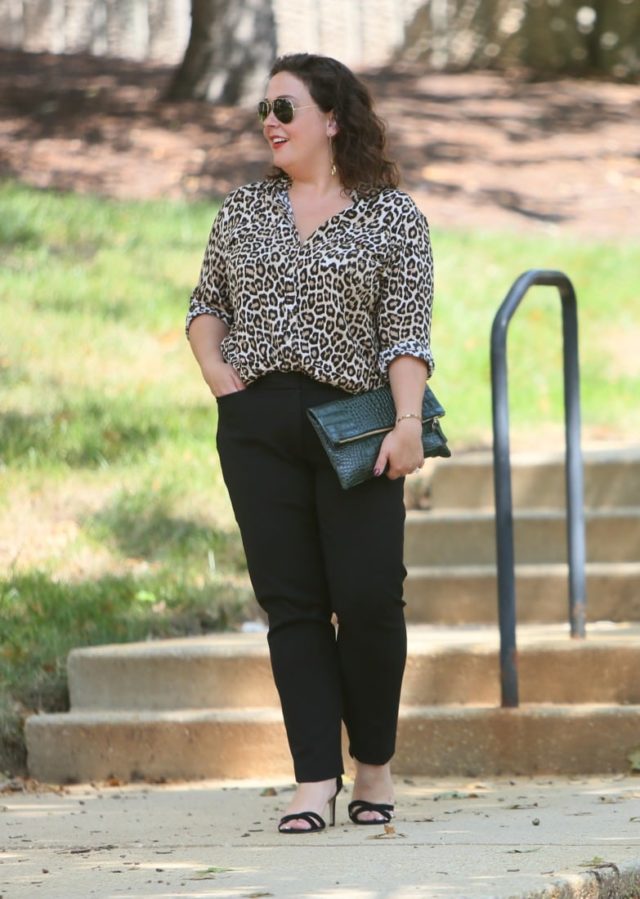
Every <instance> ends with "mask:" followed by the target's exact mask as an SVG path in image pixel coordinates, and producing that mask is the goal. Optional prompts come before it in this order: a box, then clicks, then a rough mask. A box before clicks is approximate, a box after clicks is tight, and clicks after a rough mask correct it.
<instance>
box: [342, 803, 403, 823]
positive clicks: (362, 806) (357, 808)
mask: <svg viewBox="0 0 640 899" xmlns="http://www.w3.org/2000/svg"><path fill="white" fill-rule="evenodd" d="M394 809H395V806H393V805H391V804H390V803H388V802H367V800H366V799H354V800H353V802H350V803H349V805H348V806H347V810H348V812H349V817H350V818H351V820H352V821H353V823H354V824H388V823H389V822H390V821H391V819H392V818H393V812H394ZM363 812H377V813H378V814H379V815H382V818H377V819H374V820H372V821H370V820H368V819H364V820H363V819H362V818H360V815H361V814H362V813H363Z"/></svg>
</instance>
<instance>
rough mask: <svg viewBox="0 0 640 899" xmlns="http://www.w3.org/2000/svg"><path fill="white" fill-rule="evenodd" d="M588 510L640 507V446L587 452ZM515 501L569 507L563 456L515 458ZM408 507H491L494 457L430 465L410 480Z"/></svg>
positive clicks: (467, 457)
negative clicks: (566, 500) (589, 508)
mask: <svg viewBox="0 0 640 899" xmlns="http://www.w3.org/2000/svg"><path fill="white" fill-rule="evenodd" d="M583 463H584V468H583V471H584V497H585V506H587V507H591V508H601V509H605V508H615V507H618V506H623V507H624V506H640V447H625V448H623V449H615V450H605V451H585V452H584V453H583ZM511 489H512V494H513V502H514V505H515V506H516V507H521V508H556V509H558V508H564V507H565V475H564V454H563V453H562V452H560V453H536V454H514V455H513V457H512V463H511ZM407 502H408V504H409V506H410V507H412V508H420V507H424V506H432V507H433V508H437V509H454V508H456V509H471V508H487V507H492V506H493V503H494V496H493V458H492V454H491V453H490V452H474V453H463V454H457V455H454V456H453V457H452V458H451V459H447V460H446V461H442V460H437V461H436V460H434V461H431V460H428V461H427V464H426V465H425V467H424V469H423V473H422V474H421V475H415V476H413V477H411V478H408V479H407Z"/></svg>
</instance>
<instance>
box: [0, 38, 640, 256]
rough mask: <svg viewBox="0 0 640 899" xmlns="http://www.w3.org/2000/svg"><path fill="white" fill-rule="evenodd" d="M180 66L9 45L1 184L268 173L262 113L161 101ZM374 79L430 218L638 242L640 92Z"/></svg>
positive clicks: (192, 194) (229, 183)
mask: <svg viewBox="0 0 640 899" xmlns="http://www.w3.org/2000/svg"><path fill="white" fill-rule="evenodd" d="M171 71H172V70H171V68H169V67H160V66H157V65H155V66H150V65H145V64H139V63H131V62H123V61H121V60H107V59H104V58H94V57H89V56H52V55H48V54H33V53H31V54H27V53H18V52H13V51H0V176H10V177H15V178H18V179H20V180H21V181H23V182H25V183H28V184H32V185H36V186H38V187H54V188H59V189H65V190H76V191H80V192H84V193H86V192H92V193H98V194H103V195H107V196H113V197H121V198H124V197H127V198H152V197H170V198H203V197H207V196H213V195H220V194H224V193H225V192H226V191H228V190H229V189H230V188H232V187H234V186H235V185H237V184H240V183H243V182H246V181H248V180H252V179H255V178H259V177H260V176H261V174H262V173H263V172H264V171H265V168H266V165H267V163H268V152H267V149H266V147H265V145H264V142H263V139H262V136H261V133H260V129H259V127H258V125H257V122H256V118H255V115H254V112H253V110H252V109H250V108H249V109H247V108H230V107H212V106H210V105H208V104H205V103H201V102H194V101H189V102H180V103H175V102H172V103H167V102H164V101H163V100H162V94H163V90H164V88H165V86H166V84H167V82H168V79H169V78H170V76H171ZM362 74H363V75H364V77H365V78H366V80H367V81H368V83H369V84H370V86H371V88H372V90H373V93H374V95H375V97H376V98H377V100H378V104H379V110H380V112H381V114H382V116H383V118H384V119H385V120H386V121H387V123H388V127H389V137H390V143H391V148H392V151H393V153H394V154H395V156H396V157H397V159H398V160H399V162H400V164H401V167H402V170H403V174H404V186H405V188H406V189H407V190H408V191H409V192H410V193H411V194H412V195H413V196H414V197H415V198H416V200H417V201H418V203H419V204H420V206H421V207H422V208H423V209H424V211H425V212H426V213H427V215H428V217H429V219H430V220H431V222H432V224H433V225H435V226H442V227H445V226H447V227H448V226H459V227H465V228H473V229H476V228H491V229H505V230H509V231H511V230H514V229H517V230H529V231H531V230H533V231H536V230H538V231H545V232H551V233H557V232H558V231H562V232H563V233H564V232H572V233H576V234H579V235H583V236H590V237H596V238H612V239H615V238H616V237H621V238H625V239H634V238H636V237H638V236H640V216H639V215H638V214H637V207H638V205H639V201H640V149H639V148H640V86H638V85H633V84H612V83H604V82H595V81H585V80H583V81H577V80H568V79H563V80H560V81H552V82H551V81H548V82H529V81H527V80H525V79H523V78H510V79H505V78H503V77H501V76H498V75H495V74H490V73H476V74H428V73H427V74H425V73H423V72H421V71H419V70H417V69H416V68H402V67H394V68H386V69H379V70H375V71H369V72H363V73H362Z"/></svg>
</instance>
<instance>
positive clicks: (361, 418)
mask: <svg viewBox="0 0 640 899" xmlns="http://www.w3.org/2000/svg"><path fill="white" fill-rule="evenodd" d="M444 414H445V413H444V409H443V408H442V406H441V405H440V403H439V402H438V400H437V399H436V397H435V395H434V393H433V391H432V390H431V389H430V388H429V387H425V391H424V397H423V400H422V447H423V449H424V455H425V458H426V457H427V456H444V457H448V456H450V455H451V451H450V450H449V447H448V446H447V438H446V437H445V436H444V434H443V433H442V429H441V428H440V422H439V419H440V418H442V416H443V415H444ZM307 415H308V416H309V419H310V420H311V424H312V425H313V427H314V428H315V430H316V433H317V435H318V437H319V438H320V441H321V443H322V445H323V447H324V449H325V451H326V453H327V456H328V457H329V461H330V462H331V464H332V465H333V467H334V468H335V470H336V474H337V475H338V480H339V481H340V484H341V486H342V487H344V489H345V490H347V489H348V488H349V487H355V486H356V484H361V483H362V482H363V481H366V480H367V479H368V478H372V477H373V466H374V465H375V462H376V459H377V458H378V453H379V452H380V445H381V443H382V441H383V439H384V437H385V435H386V434H388V433H389V431H392V430H393V428H394V427H395V423H396V407H395V404H394V402H393V396H392V394H391V389H390V388H389V387H386V386H385V387H379V388H378V389H377V390H370V391H369V392H368V393H360V394H356V395H355V396H350V397H347V399H343V400H332V401H331V402H329V403H323V404H322V405H320V406H313V407H312V408H310V409H307Z"/></svg>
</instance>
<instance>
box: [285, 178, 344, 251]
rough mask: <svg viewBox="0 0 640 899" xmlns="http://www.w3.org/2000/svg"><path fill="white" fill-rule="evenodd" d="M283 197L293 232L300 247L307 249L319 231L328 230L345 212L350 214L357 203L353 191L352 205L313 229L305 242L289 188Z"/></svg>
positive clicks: (286, 188)
mask: <svg viewBox="0 0 640 899" xmlns="http://www.w3.org/2000/svg"><path fill="white" fill-rule="evenodd" d="M283 195H284V202H285V206H286V207H287V212H288V213H289V218H290V220H291V225H292V227H293V230H294V232H295V235H296V238H297V242H298V245H299V246H300V247H305V246H306V245H307V244H308V243H309V242H310V241H311V240H313V238H314V237H315V235H316V234H317V233H318V232H319V231H322V230H323V229H324V228H326V226H327V225H328V224H329V223H330V222H331V221H333V219H335V218H338V216H341V215H344V213H345V212H349V210H350V209H353V208H354V207H355V205H356V202H357V196H356V195H355V192H354V191H351V192H350V196H351V203H350V204H349V205H348V206H345V208H344V209H340V210H338V212H334V213H333V215H330V216H328V218H326V219H325V220H324V221H323V222H320V224H319V225H317V226H316V227H315V228H314V229H313V231H311V232H310V233H309V234H307V236H306V237H305V238H304V240H303V239H302V235H301V234H300V232H299V230H298V226H297V224H296V217H295V213H294V211H293V203H292V202H291V197H290V196H289V188H288V187H285V188H284V190H283Z"/></svg>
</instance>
